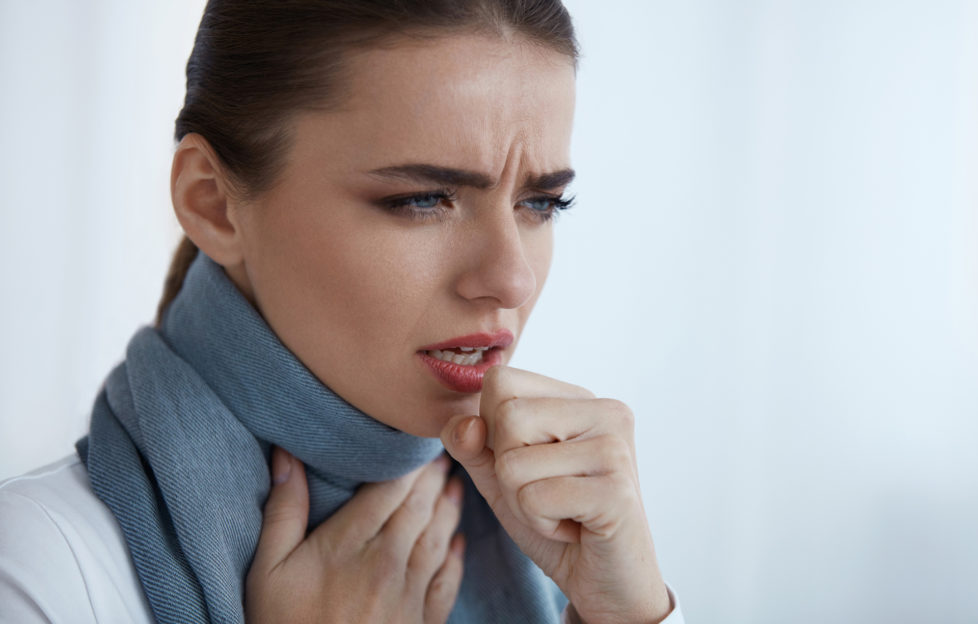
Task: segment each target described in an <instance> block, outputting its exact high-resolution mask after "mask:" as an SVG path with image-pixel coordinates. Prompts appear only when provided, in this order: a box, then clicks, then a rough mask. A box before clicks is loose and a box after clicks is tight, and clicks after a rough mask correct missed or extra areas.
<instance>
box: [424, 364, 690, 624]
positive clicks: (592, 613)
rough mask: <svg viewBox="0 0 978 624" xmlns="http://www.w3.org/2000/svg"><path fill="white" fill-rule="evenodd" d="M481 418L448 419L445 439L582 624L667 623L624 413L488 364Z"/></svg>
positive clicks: (574, 390) (580, 392) (579, 391)
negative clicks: (663, 621) (561, 593)
mask: <svg viewBox="0 0 978 624" xmlns="http://www.w3.org/2000/svg"><path fill="white" fill-rule="evenodd" d="M479 411H480V413H481V416H457V417H455V418H453V419H451V420H450V421H449V422H448V423H447V424H446V425H445V428H444V429H443V431H442V435H441V437H442V442H443V443H444V444H445V448H446V449H447V450H448V452H449V453H450V454H451V455H452V457H454V458H455V459H456V460H457V461H458V462H459V463H461V464H462V466H464V467H465V469H466V470H467V471H468V473H469V475H470V476H471V477H472V480H473V482H474V483H475V485H476V487H478V489H479V491H480V492H481V493H482V495H483V496H484V497H485V499H486V501H488V503H489V505H490V506H491V507H492V510H493V512H495V514H496V516H497V517H498V518H499V521H500V523H501V524H502V526H503V527H504V528H505V529H506V531H507V532H508V533H509V535H510V536H511V537H512V538H513V540H514V541H515V542H516V543H517V545H519V547H520V549H522V550H523V552H524V553H526V555H527V556H529V557H530V558H531V559H533V561H534V562H535V563H536V564H537V565H539V566H540V568H541V569H542V570H543V571H544V572H545V573H546V574H547V575H548V576H550V577H551V578H552V579H553V580H554V582H556V583H557V585H558V586H559V587H560V588H561V590H563V592H564V593H565V594H566V595H567V597H568V598H569V599H570V601H571V603H572V604H573V605H574V608H575V609H576V611H577V613H578V614H579V616H580V618H581V619H582V620H583V621H584V622H590V623H595V622H659V621H660V620H662V619H663V618H665V616H666V615H668V613H669V611H670V608H671V607H670V604H669V597H668V593H667V591H666V588H665V584H664V583H663V581H662V577H661V575H660V573H659V568H658V563H657V562H656V557H655V549H654V547H653V545H652V536H651V535H650V533H649V529H648V522H647V520H646V518H645V511H644V509H643V507H642V499H641V492H640V490H639V485H638V471H637V467H636V463H635V445H634V441H633V417H632V413H631V411H630V410H629V409H628V407H626V406H625V405H624V404H622V403H620V402H618V401H612V400H607V399H596V398H594V395H593V394H591V393H590V392H588V391H587V390H585V389H583V388H579V387H577V386H572V385H570V384H566V383H563V382H560V381H556V380H553V379H549V378H547V377H543V376H541V375H536V374H533V373H529V372H526V371H522V370H518V369H514V368H505V367H496V368H492V369H490V370H489V371H488V372H487V373H486V375H485V378H484V380H483V386H482V399H481V403H480V409H479Z"/></svg>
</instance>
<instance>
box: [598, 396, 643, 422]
mask: <svg viewBox="0 0 978 624" xmlns="http://www.w3.org/2000/svg"><path fill="white" fill-rule="evenodd" d="M598 400H599V401H601V407H602V408H603V409H602V411H604V412H605V413H607V414H610V415H612V416H613V417H614V418H615V419H617V420H618V422H619V423H621V424H622V425H625V426H628V427H632V426H633V425H634V424H635V414H634V413H633V412H632V409H631V408H630V407H628V405H626V404H625V403H623V402H622V401H619V400H618V399H598Z"/></svg>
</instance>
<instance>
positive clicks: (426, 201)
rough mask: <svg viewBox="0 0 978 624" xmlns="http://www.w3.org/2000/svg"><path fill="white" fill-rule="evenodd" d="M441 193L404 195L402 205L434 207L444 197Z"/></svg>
mask: <svg viewBox="0 0 978 624" xmlns="http://www.w3.org/2000/svg"><path fill="white" fill-rule="evenodd" d="M444 198H445V196H444V195H441V194H435V193H431V194H430V195H418V196H417V197H406V198H404V203H402V204H401V205H402V206H414V207H415V208H434V207H435V206H437V205H438V203H439V202H441V200H442V199H444Z"/></svg>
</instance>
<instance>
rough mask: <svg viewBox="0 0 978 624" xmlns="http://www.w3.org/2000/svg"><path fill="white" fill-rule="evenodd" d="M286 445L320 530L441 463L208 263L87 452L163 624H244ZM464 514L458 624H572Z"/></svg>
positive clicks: (138, 351) (521, 565)
mask: <svg viewBox="0 0 978 624" xmlns="http://www.w3.org/2000/svg"><path fill="white" fill-rule="evenodd" d="M273 444H274V445H278V446H281V447H282V448H284V449H286V450H287V451H289V452H290V453H292V454H293V455H294V456H296V457H297V458H298V459H300V460H301V461H302V462H303V463H304V464H305V466H306V473H307V477H308V481H309V494H310V511H309V521H310V528H312V527H313V526H315V525H317V524H319V523H320V522H322V521H323V520H325V519H327V518H328V517H329V516H330V515H332V514H333V512H335V511H336V510H337V509H338V508H339V507H341V506H342V505H343V504H344V503H345V502H346V501H348V500H349V499H350V497H352V496H353V494H354V493H355V492H356V489H357V487H359V486H360V485H361V484H362V483H365V482H376V481H385V480H389V479H393V478H396V477H399V476H401V475H404V474H406V473H407V472H410V471H411V470H413V469H415V468H417V467H418V466H421V465H423V464H425V463H427V462H429V461H431V460H432V459H434V458H435V457H436V456H437V455H438V454H439V453H440V452H441V451H442V446H441V443H440V442H439V441H438V440H435V439H429V438H419V437H415V436H411V435H409V434H406V433H403V432H401V431H398V430H396V429H393V428H391V427H388V426H387V425H384V424H383V423H380V422H379V421H377V420H374V419H373V418H371V417H370V416H368V415H366V414H364V413H363V412H361V411H360V410H358V409H357V408H355V407H354V406H352V405H350V404H349V403H347V402H346V401H344V400H343V399H342V398H340V397H339V396H337V395H336V394H335V393H334V392H332V391H331V390H330V389H329V388H327V387H326V386H325V385H323V384H322V382H320V381H319V379H317V378H316V377H315V376H314V375H313V374H312V373H311V372H310V371H309V370H308V369H307V368H306V367H305V366H304V365H303V364H302V363H301V362H299V360H298V359H297V358H296V357H295V356H294V355H293V354H292V353H291V352H290V351H289V350H288V349H287V348H286V347H285V346H284V345H283V344H282V343H281V341H279V340H278V338H277V337H276V336H275V334H274V333H273V332H272V330H271V329H270V328H269V327H268V325H267V324H266V323H265V321H264V320H263V319H262V318H261V316H260V315H259V314H258V312H257V311H256V310H255V309H254V308H253V307H252V306H251V305H250V304H249V303H248V302H247V300H245V298H244V297H243V296H242V295H241V294H240V293H239V292H238V290H237V289H236V288H235V286H234V285H233V284H232V283H231V281H230V280H229V279H228V278H227V276H226V275H225V274H224V271H223V269H222V268H221V267H220V266H218V265H217V264H216V263H214V262H213V261H212V260H210V259H209V258H207V256H205V255H204V254H203V253H201V254H198V257H197V259H196V260H195V261H194V263H193V265H192V266H191V268H190V271H189V272H188V274H187V277H186V280H185V282H184V285H183V288H182V290H181V292H180V294H179V295H178V296H177V298H176V299H175V300H174V301H173V303H172V304H171V305H170V308H169V309H168V311H167V313H166V315H165V317H164V320H163V323H162V327H161V328H160V329H159V330H156V329H152V328H144V329H142V330H140V331H139V332H137V333H136V335H135V336H134V337H133V338H132V340H131V341H130V343H129V346H128V347H127V350H126V359H125V361H124V362H123V363H122V364H120V365H119V366H118V367H116V368H115V369H114V370H113V371H112V372H111V373H110V375H109V377H108V379H107V380H106V382H105V386H104V388H103V390H102V392H101V393H100V394H99V396H98V398H97V400H96V402H95V406H94V408H93V411H92V422H91V428H90V431H89V435H88V436H87V437H85V438H83V439H82V440H80V441H79V443H78V452H79V455H80V456H81V458H82V461H83V462H84V463H85V465H86V467H87V468H88V473H89V477H90V480H91V483H92V488H93V490H94V491H95V493H96V495H97V496H98V497H99V498H100V499H101V500H102V501H103V502H105V504H106V505H107V506H108V507H109V509H110V510H111V511H112V513H113V515H114V516H115V517H116V519H117V520H118V522H119V524H120V526H121V528H122V532H123V534H124V536H125V538H126V542H127V544H128V546H129V551H130V553H131V555H132V558H133V562H134V564H135V568H136V572H137V574H138V575H139V579H140V581H141V583H142V586H143V589H144V591H145V593H146V596H147V599H148V602H149V604H150V607H151V609H152V611H153V614H154V615H155V617H156V620H157V621H158V622H160V623H161V624H167V623H170V622H174V623H181V624H182V623H189V622H215V623H222V624H223V623H231V622H234V623H240V622H244V606H243V605H244V603H243V591H244V579H245V575H246V574H247V572H248V567H249V565H250V563H251V559H252V556H253V554H254V550H255V547H256V545H257V543H258V536H259V533H260V531H261V520H262V507H263V505H264V502H265V499H266V498H267V496H268V491H269V489H270V485H271V482H270V478H269V467H268V461H269V452H270V449H271V445H273ZM465 501H466V502H465V506H464V509H463V514H462V523H461V527H460V529H461V530H462V531H463V532H464V533H465V534H466V538H467V542H468V547H467V550H466V557H465V559H466V561H465V576H464V577H463V581H462V587H461V589H460V591H459V596H458V600H457V601H456V604H455V608H454V609H453V611H452V614H451V617H450V619H449V622H451V623H452V624H470V623H471V624H475V623H485V622H490V623H491V622H500V623H502V622H558V621H559V613H560V609H561V608H562V607H563V606H564V603H565V599H564V598H563V596H562V595H561V594H560V593H559V591H558V590H557V589H556V586H555V585H554V584H553V583H552V582H551V581H550V580H549V579H548V578H547V577H546V576H545V575H544V574H543V573H542V572H541V571H540V570H539V568H537V567H536V566H535V565H534V564H533V563H532V562H531V561H530V560H529V559H527V558H526V557H525V556H524V555H523V554H522V553H521V552H520V551H519V549H518V548H517V547H516V546H515V544H513V542H512V541H511V540H510V539H509V537H508V536H507V535H506V533H505V531H503V530H502V528H501V527H500V526H499V524H498V522H497V521H496V519H495V517H494V516H493V514H492V511H491V510H490V509H489V507H488V505H487V504H486V503H485V501H484V500H483V499H482V498H481V497H480V496H479V494H478V492H477V491H476V490H475V488H474V487H473V486H472V484H471V482H467V483H466V492H465Z"/></svg>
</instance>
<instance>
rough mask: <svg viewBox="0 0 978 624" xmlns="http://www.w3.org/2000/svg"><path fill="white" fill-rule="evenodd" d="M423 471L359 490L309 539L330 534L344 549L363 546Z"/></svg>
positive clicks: (419, 470)
mask: <svg viewBox="0 0 978 624" xmlns="http://www.w3.org/2000/svg"><path fill="white" fill-rule="evenodd" d="M435 461H439V460H437V459H436V460H435ZM424 469H425V466H420V467H418V468H416V469H415V470H412V471H411V472H409V473H407V474H406V475H404V476H402V477H398V478H397V479H392V480H390V481H381V482H378V483H367V484H364V485H362V486H360V489H359V490H357V493H356V494H355V495H354V496H353V498H351V499H350V500H349V501H348V502H347V503H346V504H345V505H343V506H342V507H340V508H339V509H338V510H337V511H336V513H334V514H333V516H332V517H331V518H330V519H329V520H327V521H326V522H324V523H323V524H321V525H320V526H319V527H317V528H316V530H315V531H313V535H315V536H316V537H317V539H318V538H320V536H319V535H316V534H318V533H326V532H332V533H333V534H334V535H336V536H337V539H338V540H339V541H340V542H342V543H344V544H346V545H349V546H353V547H359V546H361V545H363V544H364V543H366V542H368V541H369V540H371V539H373V538H374V537H376V536H377V534H378V533H380V531H381V529H383V528H384V525H385V524H387V521H388V520H390V517H391V514H393V513H394V512H395V511H396V510H397V508H398V507H400V506H401V505H402V504H404V500H405V499H406V498H407V496H408V494H410V492H411V489H412V488H413V487H414V485H415V483H417V480H418V478H419V477H420V476H421V473H422V472H423V471H424ZM320 529H322V531H320ZM322 537H325V536H322Z"/></svg>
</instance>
